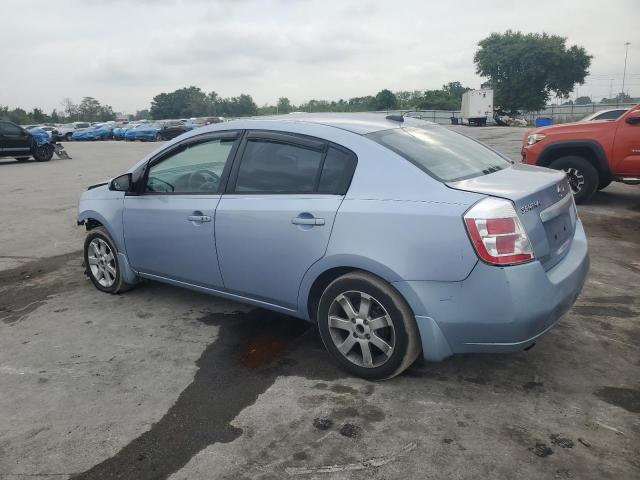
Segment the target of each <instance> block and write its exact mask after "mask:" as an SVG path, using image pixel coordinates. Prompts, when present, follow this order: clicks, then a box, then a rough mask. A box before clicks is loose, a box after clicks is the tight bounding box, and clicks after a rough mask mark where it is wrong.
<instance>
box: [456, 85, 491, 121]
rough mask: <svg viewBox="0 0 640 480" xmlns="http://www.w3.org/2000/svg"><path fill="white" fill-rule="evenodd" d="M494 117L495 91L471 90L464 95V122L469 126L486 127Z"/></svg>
mask: <svg viewBox="0 0 640 480" xmlns="http://www.w3.org/2000/svg"><path fill="white" fill-rule="evenodd" d="M492 117H493V90H491V89H482V90H469V91H468V92H465V93H464V94H463V95H462V120H463V123H465V122H466V123H467V125H476V126H480V127H484V126H486V125H487V118H492Z"/></svg>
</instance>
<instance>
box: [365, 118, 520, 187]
mask: <svg viewBox="0 0 640 480" xmlns="http://www.w3.org/2000/svg"><path fill="white" fill-rule="evenodd" d="M367 136H368V137H369V138H371V139H372V140H374V141H376V142H378V143H380V144H381V145H384V146H385V147H387V148H388V149H389V150H392V151H394V152H396V153H397V154H399V155H401V156H403V157H404V158H406V159H407V160H409V161H410V162H411V163H413V164H414V165H416V166H417V167H419V168H420V169H422V170H424V171H425V172H427V173H428V174H429V175H431V176H433V177H435V178H437V179H438V180H440V181H442V182H453V181H456V180H463V179H465V178H471V177H477V176H479V175H486V174H488V173H492V172H496V171H498V170H502V169H503V168H506V167H508V166H509V165H510V163H509V162H508V161H507V160H505V159H504V158H502V157H501V156H500V155H498V154H497V153H495V152H494V151H492V150H491V149H489V148H487V147H485V146H483V145H481V144H480V143H478V142H476V141H474V140H471V139H470V138H468V137H465V136H464V135H461V134H459V133H455V132H452V131H450V130H447V129H446V128H442V127H424V128H415V127H410V128H395V129H393V130H383V131H381V132H375V133H371V134H369V135H367Z"/></svg>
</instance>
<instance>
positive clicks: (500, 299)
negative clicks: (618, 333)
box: [394, 220, 589, 361]
mask: <svg viewBox="0 0 640 480" xmlns="http://www.w3.org/2000/svg"><path fill="white" fill-rule="evenodd" d="M588 271H589V255H588V249H587V240H586V236H585V233H584V229H583V228H582V223H581V222H580V221H579V220H578V222H577V224H576V231H575V234H574V238H573V241H572V244H571V247H570V249H569V251H568V252H567V254H566V256H565V257H564V258H563V259H562V260H561V261H560V262H559V263H558V264H557V265H555V266H554V267H553V268H551V269H550V270H548V271H545V270H544V269H543V268H542V265H541V264H540V262H537V261H535V262H531V263H527V264H523V265H517V266H511V267H503V268H500V267H495V266H490V265H486V264H484V263H482V262H478V264H477V265H476V266H475V268H474V269H473V271H472V272H471V274H470V275H469V276H468V277H467V278H466V279H465V280H463V281H461V282H430V281H407V282H395V283H394V286H395V287H396V288H397V289H398V290H399V291H400V293H401V294H403V295H404V297H405V299H407V301H408V302H409V304H410V306H411V307H412V308H413V311H414V313H415V315H416V321H417V324H418V329H419V330H420V335H421V339H422V346H423V355H424V358H425V359H427V360H433V361H438V360H442V359H443V358H446V357H447V356H449V355H451V354H453V353H465V352H512V351H517V350H522V349H524V348H527V347H529V346H531V345H532V344H533V343H534V342H535V341H536V339H537V338H538V337H540V336H541V335H543V334H544V333H545V332H547V331H548V330H549V329H550V328H551V327H553V326H554V325H555V323H556V322H557V321H558V320H559V319H560V318H561V317H562V316H563V315H564V314H565V313H566V312H567V311H568V310H569V309H570V308H571V306H572V305H573V303H574V302H575V301H576V298H577V297H578V295H579V294H580V292H581V290H582V287H583V285H584V282H585V279H586V277H587V272H588Z"/></svg>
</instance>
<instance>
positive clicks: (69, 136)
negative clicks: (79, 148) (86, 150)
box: [64, 132, 73, 142]
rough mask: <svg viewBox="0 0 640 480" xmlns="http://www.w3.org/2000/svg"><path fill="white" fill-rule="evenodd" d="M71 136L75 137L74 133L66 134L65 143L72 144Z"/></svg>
mask: <svg viewBox="0 0 640 480" xmlns="http://www.w3.org/2000/svg"><path fill="white" fill-rule="evenodd" d="M71 135H73V133H71V132H68V133H66V134H65V136H64V140H65V142H70V141H71Z"/></svg>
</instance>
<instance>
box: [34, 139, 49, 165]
mask: <svg viewBox="0 0 640 480" xmlns="http://www.w3.org/2000/svg"><path fill="white" fill-rule="evenodd" d="M52 157H53V145H50V144H48V143H46V144H44V145H38V146H36V147H35V148H34V149H33V158H35V159H36V161H38V162H48V161H49V160H51V158H52Z"/></svg>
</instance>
